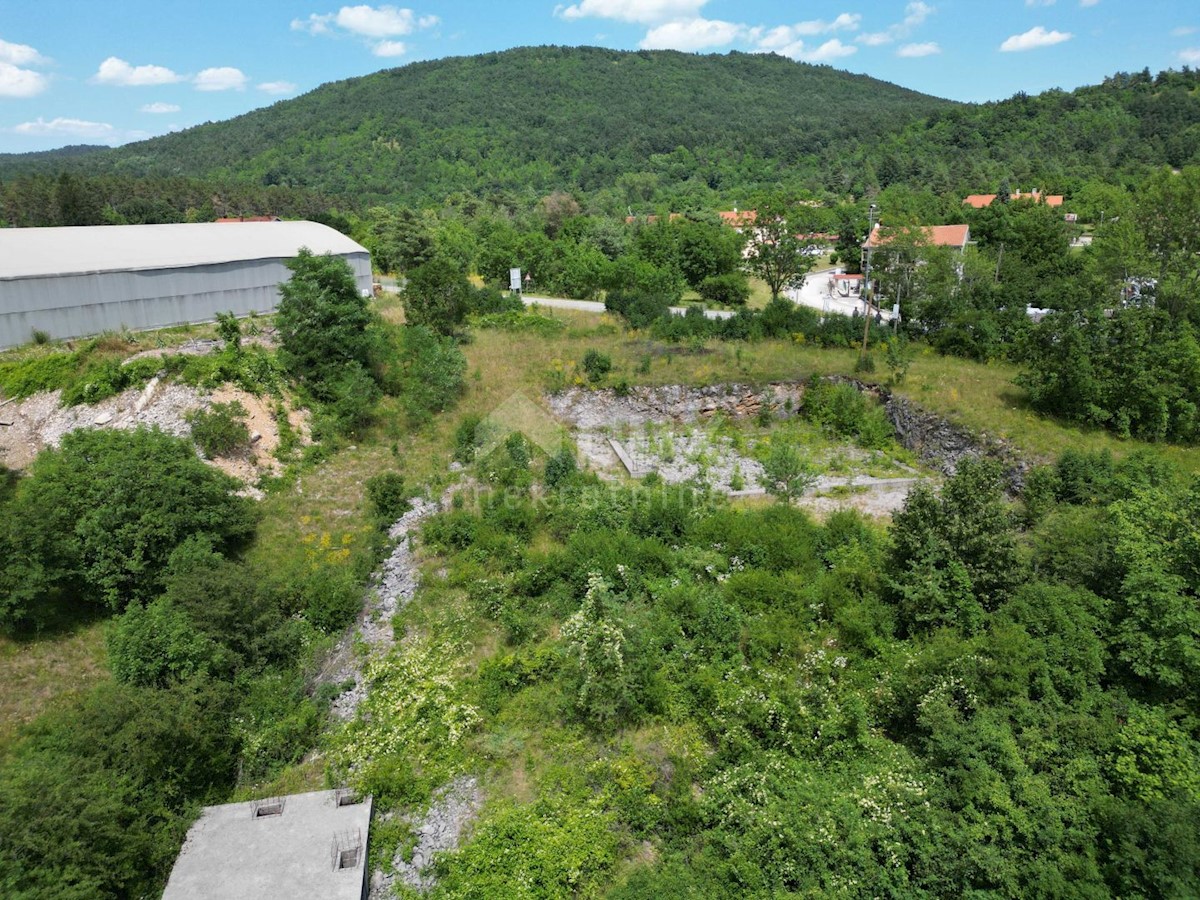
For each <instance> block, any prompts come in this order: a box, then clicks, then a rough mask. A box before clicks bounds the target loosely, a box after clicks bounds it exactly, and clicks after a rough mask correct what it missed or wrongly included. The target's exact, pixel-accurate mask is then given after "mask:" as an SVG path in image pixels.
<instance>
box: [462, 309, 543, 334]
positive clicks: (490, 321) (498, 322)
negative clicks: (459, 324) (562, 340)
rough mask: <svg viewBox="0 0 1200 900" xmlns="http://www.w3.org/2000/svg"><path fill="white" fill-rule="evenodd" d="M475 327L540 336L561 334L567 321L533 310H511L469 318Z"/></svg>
mask: <svg viewBox="0 0 1200 900" xmlns="http://www.w3.org/2000/svg"><path fill="white" fill-rule="evenodd" d="M471 322H472V324H474V326H475V327H476V328H495V329H497V330H498V331H515V332H527V333H530V334H536V335H540V336H541V337H553V336H554V335H556V334H561V333H562V331H563V329H565V328H566V327H567V323H566V322H563V321H562V320H561V319H554V318H551V317H550V316H543V315H540V314H538V313H535V312H526V311H524V310H513V311H510V312H501V313H492V314H490V315H486V316H479V317H478V318H475V319H472V320H471Z"/></svg>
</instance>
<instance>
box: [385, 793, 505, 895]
mask: <svg viewBox="0 0 1200 900" xmlns="http://www.w3.org/2000/svg"><path fill="white" fill-rule="evenodd" d="M482 805H483V793H482V791H480V789H479V782H478V781H477V780H476V779H475V778H474V777H472V776H466V775H464V776H462V777H460V778H456V779H455V780H454V781H451V782H450V783H449V784H447V785H445V786H444V787H442V788H441V789H440V790H439V791H438V792H437V793H436V794H435V795H434V798H433V803H432V804H430V807H429V811H428V812H427V813H426V814H425V815H423V816H415V817H410V818H409V820H408V821H409V824H410V825H411V826H412V828H413V831H414V832H415V833H416V835H417V846H416V847H415V848H414V849H413V853H412V859H410V860H406V859H405V858H404V856H403V854H401V853H397V854H396V858H395V859H394V860H392V868H393V870H394V871H393V872H390V873H389V872H384V871H382V870H380V869H376V870H375V871H374V872H373V873H372V874H371V894H370V900H384V898H386V897H391V896H393V888H394V886H395V884H396V882H397V881H399V882H400V883H401V884H406V885H408V886H409V887H412V888H416V889H417V890H418V891H427V890H429V889H430V888H431V887H433V885H434V882H435V879H434V877H433V875H431V874H429V873H427V872H424V871H423V870H424V869H425V868H426V867H427V866H428V865H429V864H430V863H431V862H433V857H434V854H437V853H443V852H445V851H447V850H454V849H455V848H457V847H458V842H459V839H460V838H461V837H462V833H463V830H464V829H465V828H466V827H467V825H469V824H470V823H471V821H472V820H474V818H475V816H476V815H477V814H478V812H479V808H480V807H481V806H482Z"/></svg>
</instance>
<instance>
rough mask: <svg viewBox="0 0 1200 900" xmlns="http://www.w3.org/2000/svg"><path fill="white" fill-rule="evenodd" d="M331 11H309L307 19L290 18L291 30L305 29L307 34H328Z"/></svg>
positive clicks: (331, 18)
mask: <svg viewBox="0 0 1200 900" xmlns="http://www.w3.org/2000/svg"><path fill="white" fill-rule="evenodd" d="M333 16H334V14H333V13H309V16H308V18H307V19H292V31H307V32H308V33H309V34H329V33H330V30H331V29H330V27H329V23H330V22H332V21H333Z"/></svg>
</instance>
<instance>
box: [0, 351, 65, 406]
mask: <svg viewBox="0 0 1200 900" xmlns="http://www.w3.org/2000/svg"><path fill="white" fill-rule="evenodd" d="M78 365H79V354H77V353H70V352H62V351H59V352H54V353H49V354H47V355H45V356H32V357H30V358H29V359H23V360H19V361H16V362H3V363H0V388H3V390H4V393H5V394H7V395H8V396H9V397H16V398H18V399H20V398H24V397H29V396H31V395H33V394H36V393H38V392H39V391H54V390H57V389H58V388H60V387H63V386H64V385H65V384H66V383H67V382H68V380H69V379H70V377H71V375H73V374H74V372H75V369H76V367H77V366H78Z"/></svg>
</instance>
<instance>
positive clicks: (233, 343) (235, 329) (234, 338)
mask: <svg viewBox="0 0 1200 900" xmlns="http://www.w3.org/2000/svg"><path fill="white" fill-rule="evenodd" d="M217 334H218V335H219V336H220V338H221V340H223V341H224V342H225V349H227V350H233V351H235V352H236V351H238V350H240V349H242V326H241V324H239V322H238V320H237V316H235V315H234V314H233V311H232V310H230V311H229V312H225V313H217Z"/></svg>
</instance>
